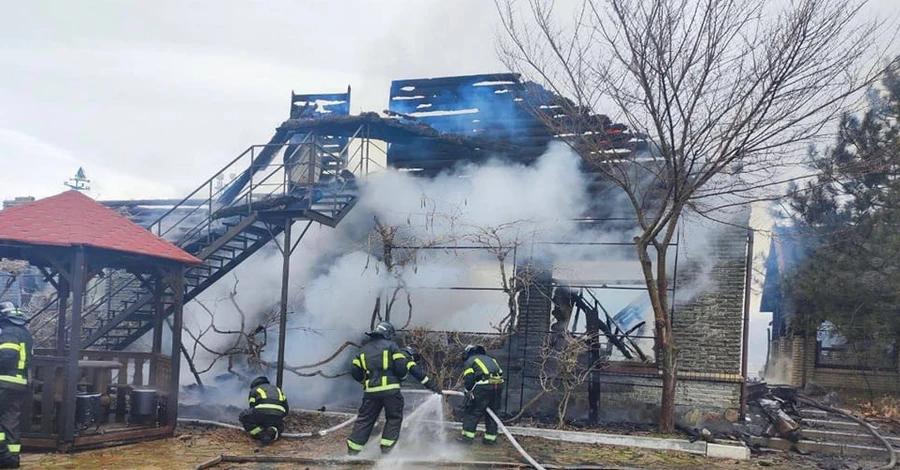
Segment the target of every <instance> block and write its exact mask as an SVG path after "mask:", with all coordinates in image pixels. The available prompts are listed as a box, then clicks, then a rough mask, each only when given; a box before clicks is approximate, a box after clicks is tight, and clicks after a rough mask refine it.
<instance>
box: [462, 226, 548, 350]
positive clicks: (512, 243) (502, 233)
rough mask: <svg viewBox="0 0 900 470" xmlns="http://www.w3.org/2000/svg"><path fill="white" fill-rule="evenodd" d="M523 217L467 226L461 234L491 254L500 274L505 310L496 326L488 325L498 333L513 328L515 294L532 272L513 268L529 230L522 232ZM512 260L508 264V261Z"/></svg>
mask: <svg viewBox="0 0 900 470" xmlns="http://www.w3.org/2000/svg"><path fill="white" fill-rule="evenodd" d="M528 222H529V221H527V220H515V221H512V222H507V223H503V224H499V225H494V226H490V225H488V226H475V225H472V226H469V227H467V228H468V231H469V232H468V234H467V235H466V236H465V237H466V238H467V239H469V240H470V241H471V242H472V243H474V244H475V245H477V246H481V247H484V249H485V250H486V251H487V252H488V253H490V254H491V255H493V256H494V258H496V260H497V265H498V268H499V274H500V288H501V289H503V293H504V294H506V305H507V308H508V309H509V313H507V315H506V316H505V317H503V319H502V320H500V322H499V323H498V324H496V325H493V324H492V325H491V326H492V327H493V328H494V329H496V330H497V331H498V332H499V333H503V334H509V333H512V332H514V331H515V330H516V325H517V320H518V313H519V304H518V297H519V294H520V293H522V292H523V291H524V290H525V289H527V288H528V286H529V285H530V284H531V282H532V281H533V277H534V276H533V274H534V273H532V272H531V271H529V270H527V269H526V270H521V271H519V270H517V269H516V266H515V253H516V250H517V249H518V248H519V247H520V246H522V245H523V244H524V243H525V241H526V239H527V238H529V236H531V235H533V234H534V233H533V230H529V231H527V232H523V229H526V228H527V227H526V225H527V224H528ZM511 262H512V263H513V264H512V266H510V265H509V263H511Z"/></svg>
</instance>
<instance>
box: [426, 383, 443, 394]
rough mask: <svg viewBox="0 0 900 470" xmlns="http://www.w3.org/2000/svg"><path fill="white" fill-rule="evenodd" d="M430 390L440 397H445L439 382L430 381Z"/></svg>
mask: <svg viewBox="0 0 900 470" xmlns="http://www.w3.org/2000/svg"><path fill="white" fill-rule="evenodd" d="M428 388H429V389H430V390H431V391H432V392H434V393H437V394H438V395H443V394H444V392H443V391H442V390H441V387H439V386H438V384H437V381H430V382H428Z"/></svg>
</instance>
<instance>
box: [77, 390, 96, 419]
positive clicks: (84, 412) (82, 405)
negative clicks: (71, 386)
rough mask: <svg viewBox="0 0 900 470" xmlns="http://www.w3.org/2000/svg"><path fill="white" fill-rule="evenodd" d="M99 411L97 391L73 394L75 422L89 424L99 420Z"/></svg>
mask: <svg viewBox="0 0 900 470" xmlns="http://www.w3.org/2000/svg"><path fill="white" fill-rule="evenodd" d="M99 413H100V394H99V393H79V394H78V395H75V423H77V424H90V423H94V422H99Z"/></svg>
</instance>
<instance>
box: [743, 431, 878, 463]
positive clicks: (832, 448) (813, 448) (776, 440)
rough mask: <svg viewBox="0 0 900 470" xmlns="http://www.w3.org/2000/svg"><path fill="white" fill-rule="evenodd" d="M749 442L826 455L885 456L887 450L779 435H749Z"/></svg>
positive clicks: (774, 447)
mask: <svg viewBox="0 0 900 470" xmlns="http://www.w3.org/2000/svg"><path fill="white" fill-rule="evenodd" d="M750 440H751V442H753V444H756V445H760V446H763V447H771V448H773V449H781V450H793V449H794V447H795V446H796V448H797V449H799V450H801V451H804V452H815V453H820V454H828V455H840V456H845V455H852V456H862V457H874V458H885V457H887V455H888V451H887V449H886V448H884V447H876V446H869V445H861V444H839V443H834V442H816V441H799V442H796V443H795V442H792V441H789V440H787V439H782V438H780V437H768V438H767V437H757V436H751V437H750Z"/></svg>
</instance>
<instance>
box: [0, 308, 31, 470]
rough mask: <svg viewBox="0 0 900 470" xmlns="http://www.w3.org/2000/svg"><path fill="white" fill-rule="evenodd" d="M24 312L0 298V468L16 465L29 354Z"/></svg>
mask: <svg viewBox="0 0 900 470" xmlns="http://www.w3.org/2000/svg"><path fill="white" fill-rule="evenodd" d="M25 323H27V320H26V319H25V315H24V314H23V313H22V311H21V310H19V308H18V307H16V304H14V303H12V302H0V468H19V451H20V449H21V446H20V444H19V419H20V417H21V414H22V407H23V406H25V400H26V398H28V390H29V387H28V362H29V361H30V360H31V356H32V354H33V352H32V349H31V343H32V339H31V333H29V332H28V330H27V329H25Z"/></svg>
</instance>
